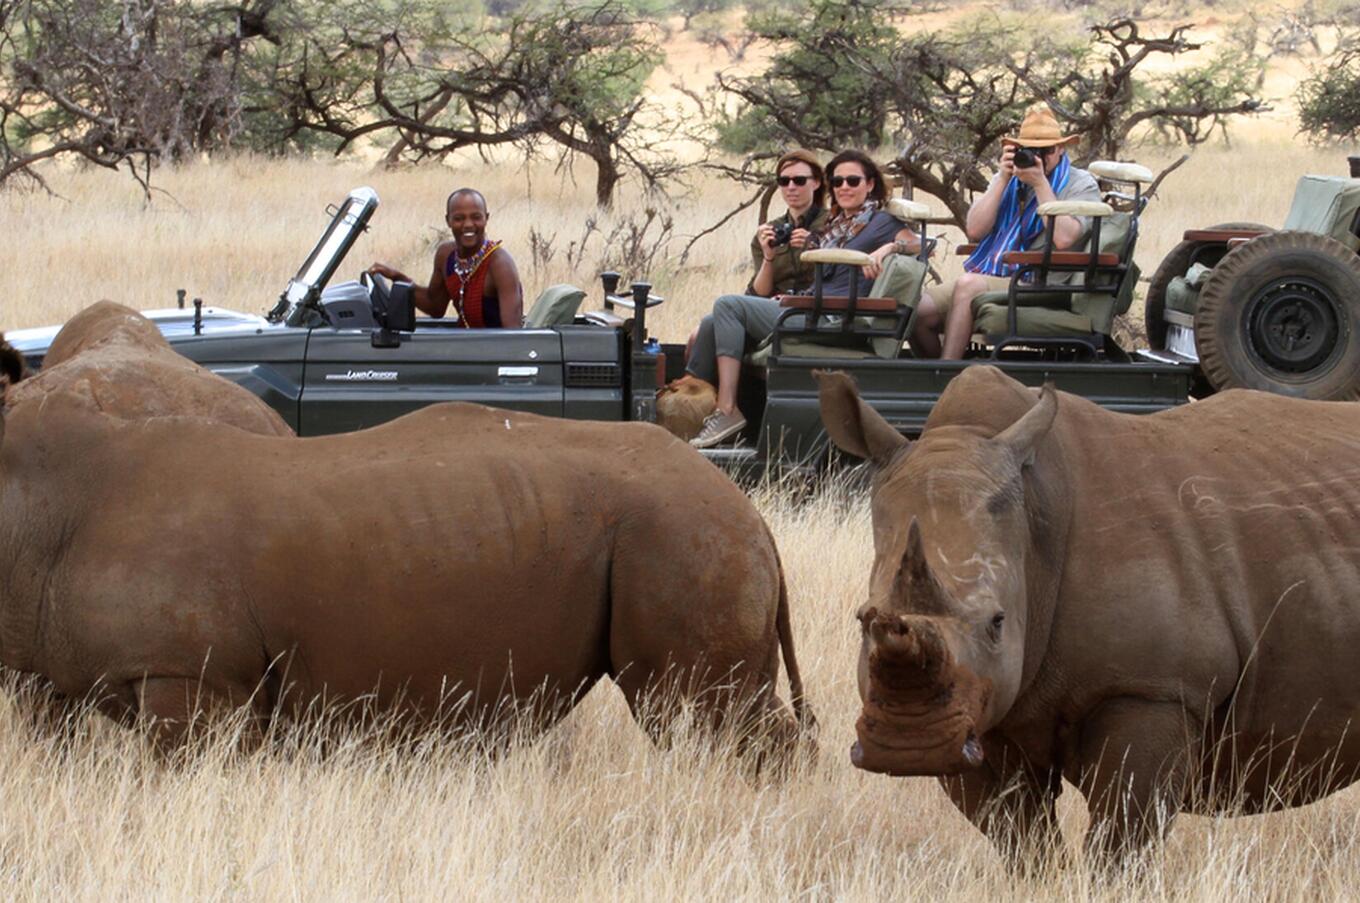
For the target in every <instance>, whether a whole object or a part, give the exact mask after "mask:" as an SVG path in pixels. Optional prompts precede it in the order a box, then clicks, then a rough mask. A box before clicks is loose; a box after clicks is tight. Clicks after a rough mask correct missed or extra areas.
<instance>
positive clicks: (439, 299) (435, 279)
mask: <svg viewBox="0 0 1360 903" xmlns="http://www.w3.org/2000/svg"><path fill="white" fill-rule="evenodd" d="M452 250H453V244H452V243H451V242H445V243H444V244H441V245H440V246H439V248H438V250H436V251H435V252H434V273H433V275H431V276H430V284H429V286H428V287H427V286H424V285H420V284H419V283H417V282H416V281H415V280H414V279H412V278H411V277H410V276H407V275H406V274H405V273H403V272H402V271H401V270H398V269H394V268H393V267H390V266H388V265H387V264H385V263H375V264H373V266H371V267H369V268H368V271H369V272H370V273H376V274H378V275H379V276H386V277H387V278H388V279H391V280H392V281H393V282H410V283H412V286H411V294H412V295H413V296H414V299H415V304H416V309H417V310H420V311H423V312H424V313H426V314H428V315H429V316H431V317H442V316H444V312H445V311H446V310H448V308H449V290H448V288H447V287H445V285H444V265H445V264H446V263H447V262H448V259H449V253H450V252H451V251H452Z"/></svg>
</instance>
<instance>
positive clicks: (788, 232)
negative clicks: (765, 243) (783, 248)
mask: <svg viewBox="0 0 1360 903" xmlns="http://www.w3.org/2000/svg"><path fill="white" fill-rule="evenodd" d="M791 238H793V223H777V224H775V227H774V241H772V242H770V244H771V246H773V247H776V248H777V247H779V246H780V245H786V244H788V243H789V239H791Z"/></svg>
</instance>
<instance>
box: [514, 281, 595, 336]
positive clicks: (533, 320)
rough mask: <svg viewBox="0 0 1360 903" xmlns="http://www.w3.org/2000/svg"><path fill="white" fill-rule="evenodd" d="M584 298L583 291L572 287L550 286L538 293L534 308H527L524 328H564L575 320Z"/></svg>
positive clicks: (567, 285)
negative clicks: (527, 312) (527, 313)
mask: <svg viewBox="0 0 1360 903" xmlns="http://www.w3.org/2000/svg"><path fill="white" fill-rule="evenodd" d="M585 297H586V293H585V291H584V290H583V289H579V288H577V287H576V286H574V285H569V284H567V283H562V284H560V285H550V286H548V287H547V288H545V289H544V290H543V291H542V292H540V293H539V295H538V298H537V300H535V301H534V306H533V307H531V308H529V315H528V316H527V317H525V318H524V326H525V328H526V329H546V328H547V327H549V326H566V325H568V324H569V323H571V322H572V320H574V319H575V318H576V311H577V309H578V308H579V307H580V306H581V302H582V301H584V300H585Z"/></svg>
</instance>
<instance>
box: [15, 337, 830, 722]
mask: <svg viewBox="0 0 1360 903" xmlns="http://www.w3.org/2000/svg"><path fill="white" fill-rule="evenodd" d="M96 350H97V346H93V347H91V348H89V349H86V350H82V351H80V352H79V353H77V354H74V355H73V356H71V357H69V358H67V359H66V360H64V361H61V362H60V363H59V364H57V365H54V366H53V368H52V371H51V372H52V373H56V372H57V371H58V370H59V369H61V368H63V367H70V366H72V365H73V364H77V363H79V361H80V360H81V359H82V357H83V356H84V355H85V354H88V353H94V351H96ZM207 375H208V376H209V377H211V378H212V379H217V377H213V376H211V374H207ZM163 376H164V378H166V379H168V378H170V377H169V375H163ZM42 378H49V377H48V371H47V370H44V371H43V373H42V374H40V375H39V376H38V377H34V378H33V380H32V382H33V383H35V384H36V383H37V382H38V381H39V379H42ZM25 382H27V381H25ZM223 382H225V381H223ZM24 388H25V385H24V383H23V382H21V383H19V384H18V385H17V386H15V387H14V388H13V390H12V391H10V392H9V394H8V402H9V403H8V404H7V406H6V407H5V409H4V412H3V413H4V417H3V419H0V663H2V664H4V665H5V666H7V667H11V668H14V669H16V670H20V671H26V672H34V673H38V674H40V675H43V676H45V677H46V678H47V679H48V680H50V681H51V682H52V684H54V685H55V687H56V689H57V690H59V691H60V692H62V693H64V694H67V695H69V696H72V697H78V696H80V695H82V694H86V693H88V692H89V691H91V690H92V689H97V690H98V692H99V694H100V697H101V699H102V706H103V708H104V710H105V711H106V712H108V713H109V714H111V715H114V716H115V717H119V718H124V719H127V718H133V717H138V716H150V717H152V718H153V719H154V720H155V726H156V730H157V739H158V740H159V741H161V742H162V743H164V744H166V745H167V746H171V747H173V746H174V745H175V744H177V743H179V742H181V741H182V740H183V739H184V736H185V733H186V731H187V730H188V727H189V725H190V724H191V720H192V717H193V716H194V714H195V713H196V712H197V711H198V710H200V709H213V708H216V707H220V706H239V705H249V706H250V707H251V708H252V709H253V711H254V712H255V713H256V714H257V715H258V716H259V718H261V719H264V718H268V717H270V716H271V715H272V714H274V713H279V712H281V713H284V714H297V713H299V712H302V711H303V710H305V709H307V708H308V706H309V705H310V704H311V703H313V702H314V701H315V700H317V699H319V698H322V697H324V698H325V699H326V700H327V701H330V702H336V703H340V702H344V701H346V700H356V699H361V698H362V699H367V700H368V701H369V703H370V705H369V709H370V710H372V709H373V708H378V709H383V708H395V709H397V710H398V711H400V712H402V713H405V714H407V715H410V716H412V717H411V718H410V719H408V722H414V723H420V722H421V721H422V720H427V719H429V718H433V717H435V716H440V717H446V716H448V715H449V714H450V707H451V706H452V707H454V708H456V709H457V712H456V716H457V717H461V718H462V719H465V720H466V719H478V718H486V717H490V714H491V713H495V712H503V711H505V710H506V708H507V705H508V704H518V703H523V704H524V705H528V706H531V707H532V708H533V711H534V713H535V714H536V715H537V716H538V721H539V723H540V724H541V725H544V726H546V725H547V724H548V723H551V721H552V720H554V719H556V718H558V717H560V716H561V715H563V714H565V712H566V711H567V709H568V708H569V707H570V704H571V703H573V702H574V701H576V700H577V699H579V698H580V697H581V696H582V695H583V694H584V693H585V691H586V690H587V689H589V687H590V686H591V685H592V684H593V683H594V682H595V681H596V680H598V679H599V678H600V677H603V676H605V675H609V676H611V677H612V678H613V680H614V681H615V683H616V684H618V685H619V686H620V688H621V689H622V690H623V692H624V694H625V696H626V697H627V699H628V702H629V704H630V706H632V707H633V708H634V712H635V714H638V715H639V716H644V715H645V716H647V718H646V724H647V726H648V727H649V728H650V729H653V730H660V729H662V728H664V727H665V726H666V720H667V718H668V717H669V716H671V715H672V714H673V713H674V712H675V711H676V705H675V704H677V703H678V702H680V701H682V700H684V699H685V698H687V697H688V698H691V699H693V700H694V702H695V703H696V705H697V707H698V708H699V709H700V711H701V713H702V714H703V715H704V716H705V719H706V720H707V721H709V722H710V723H713V724H718V723H722V722H724V721H726V722H727V723H734V719H735V718H736V717H737V716H738V715H739V716H740V717H741V718H743V719H745V718H748V717H751V713H752V711H754V714H755V715H756V716H760V717H761V718H762V719H765V724H762V727H763V728H764V727H768V726H769V724H770V722H773V727H774V730H773V731H772V734H773V735H774V736H775V737H776V738H777V739H781V740H789V741H792V740H793V738H794V732H795V730H796V726H795V721H794V719H793V718H791V717H790V716H789V715H788V713H787V710H786V709H784V707H783V706H782V704H781V703H780V702H779V700H778V698H777V697H776V695H775V692H774V684H775V682H776V680H777V678H778V672H779V660H780V654H781V651H782V653H783V660H784V663H785V666H786V670H787V672H788V676H789V683H790V689H791V693H792V697H793V701H794V708H795V711H796V712H797V713H798V715H799V716H800V719H802V721H803V725H804V726H805V727H810V726H811V713H810V711H809V710H808V709H807V708H806V706H805V704H804V702H803V690H802V682H801V677H800V675H799V672H798V666H797V662H796V658H795V655H794V650H793V643H792V636H791V633H790V627H789V611H788V603H787V598H786V594H785V589H784V581H783V574H782V569H781V566H780V562H779V558H778V554H777V551H776V548H775V545H774V541H773V538H772V537H771V535H770V533H769V531H768V529H767V528H766V526H765V524H764V522H763V521H762V520H761V518H760V516H759V514H758V513H757V512H756V511H755V509H754V507H753V506H752V504H751V503H750V501H749V500H748V499H747V498H746V497H745V496H744V495H743V494H742V493H741V492H740V490H738V489H737V488H736V487H735V486H734V485H733V484H732V483H731V482H730V481H729V480H728V479H727V478H726V477H724V476H723V475H722V473H721V472H720V471H718V470H717V469H716V468H714V467H713V466H712V465H711V464H709V463H708V462H706V461H705V460H704V459H703V458H702V457H701V456H699V455H698V454H697V453H695V452H694V451H693V450H692V449H690V448H689V447H688V446H687V445H685V444H684V443H681V442H679V441H677V440H675V439H674V438H673V437H671V436H670V435H669V434H667V433H666V432H665V431H664V430H662V429H660V428H658V427H655V426H651V425H646V424H625V425H612V424H600V423H580V422H571V421H565V420H558V419H553V418H543V417H536V416H533V415H528V414H520V413H513V412H507V411H498V410H494V409H491V408H484V407H481V406H477V405H464V404H443V405H435V406H431V407H429V408H425V409H423V410H421V411H418V412H416V413H413V414H410V415H408V416H405V417H402V418H399V419H398V420H395V421H392V422H390V423H388V424H385V425H383V426H380V427H377V428H374V429H371V430H365V431H361V432H356V433H349V434H344V435H338V436H329V437H320V438H315V439H298V438H296V437H293V436H275V435H260V434H259V433H252V432H247V431H244V430H242V429H238V428H236V427H233V426H230V425H227V424H223V423H219V422H214V421H213V420H210V419H207V418H203V417H182V416H142V417H135V416H108V415H107V414H106V413H104V412H101V411H100V410H99V409H98V406H91V405H86V404H77V403H54V401H53V399H54V398H57V396H52V397H48V396H44V395H43V394H40V393H36V392H29V393H27V394H25V393H24V392H21V390H24ZM16 396H19V397H17V398H16ZM45 400H46V401H47V402H48V403H46V404H44V401H45ZM639 461H643V462H646V466H645V467H641V468H635V467H634V465H635V464H636V462H639ZM668 690H669V691H673V692H671V695H670V696H665V695H664V693H665V692H666V691H668ZM649 691H658V692H661V693H663V696H662V698H666V699H669V700H670V702H671V703H672V704H671V705H669V706H667V705H657V704H655V703H653V702H652V699H654V698H655V697H650V698H649ZM370 694H371V695H370ZM652 706H655V707H654V708H653V707H652ZM767 716H768V717H767ZM753 723H754V722H751V723H750V724H748V723H747V722H745V721H743V723H742V724H741V725H738V726H740V727H743V728H744V727H747V726H750V725H753Z"/></svg>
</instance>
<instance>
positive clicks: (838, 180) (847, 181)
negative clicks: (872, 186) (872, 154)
mask: <svg viewBox="0 0 1360 903" xmlns="http://www.w3.org/2000/svg"><path fill="white" fill-rule="evenodd" d="M863 181H864V176H832V177H831V187H832V188H840V187H841V186H842V185H849V186H850V187H851V188H858V187H859V183H860V182H863Z"/></svg>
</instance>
